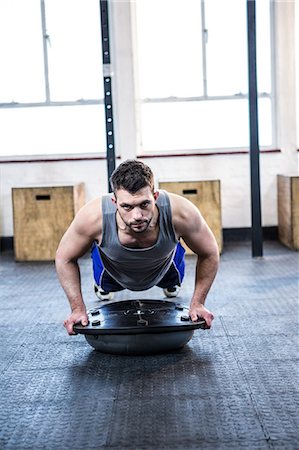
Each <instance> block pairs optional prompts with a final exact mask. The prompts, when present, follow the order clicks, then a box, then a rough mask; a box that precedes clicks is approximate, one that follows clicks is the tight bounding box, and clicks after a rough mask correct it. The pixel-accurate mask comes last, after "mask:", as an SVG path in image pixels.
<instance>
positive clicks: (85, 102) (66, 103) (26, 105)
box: [0, 99, 104, 109]
mask: <svg viewBox="0 0 299 450" xmlns="http://www.w3.org/2000/svg"><path fill="white" fill-rule="evenodd" d="M103 104H104V99H88V100H84V99H82V100H75V101H59V102H55V101H48V102H30V103H22V102H20V103H18V102H11V103H0V108H3V109H4V108H33V107H42V106H81V105H82V106H86V105H103Z"/></svg>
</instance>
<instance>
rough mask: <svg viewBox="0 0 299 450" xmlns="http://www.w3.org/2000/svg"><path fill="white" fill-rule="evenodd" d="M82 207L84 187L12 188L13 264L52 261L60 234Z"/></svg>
mask: <svg viewBox="0 0 299 450" xmlns="http://www.w3.org/2000/svg"><path fill="white" fill-rule="evenodd" d="M84 203H85V190H84V184H83V183H80V184H77V185H66V186H55V187H53V186H38V187H20V188H19V187H18V188H12V204H13V223H14V253H15V260H16V261H53V260H54V259H55V253H56V250H57V247H58V244H59V242H60V239H61V238H62V236H63V234H64V232H65V231H66V230H67V228H68V227H69V225H70V223H71V222H72V220H73V218H74V216H75V214H76V213H77V211H78V210H79V209H80V208H81V206H83V205H84Z"/></svg>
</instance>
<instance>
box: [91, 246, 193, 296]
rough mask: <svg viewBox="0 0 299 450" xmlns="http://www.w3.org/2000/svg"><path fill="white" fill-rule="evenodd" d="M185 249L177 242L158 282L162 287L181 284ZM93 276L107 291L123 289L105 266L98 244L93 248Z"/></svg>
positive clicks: (101, 287) (96, 282) (98, 284)
mask: <svg viewBox="0 0 299 450" xmlns="http://www.w3.org/2000/svg"><path fill="white" fill-rule="evenodd" d="M184 254H185V250H184V248H183V247H182V245H181V244H180V243H178V244H177V246H176V250H175V254H174V258H173V261H172V263H171V266H170V267H169V269H168V271H167V272H166V274H165V275H164V277H163V278H162V279H161V280H160V281H159V283H157V286H158V287H160V288H169V287H173V286H177V285H178V286H180V285H181V283H182V281H183V278H184V275H185V258H184ZM91 258H92V264H93V276H94V281H95V284H96V285H97V286H98V287H99V288H100V289H102V290H103V291H105V292H116V291H121V290H123V289H124V288H123V287H122V286H121V285H120V284H119V283H118V282H117V281H116V280H115V279H114V278H112V277H111V276H110V275H109V274H108V272H107V270H106V269H105V267H104V264H103V262H102V259H101V255H100V252H99V249H98V248H97V245H96V244H95V243H94V244H93V246H92V249H91Z"/></svg>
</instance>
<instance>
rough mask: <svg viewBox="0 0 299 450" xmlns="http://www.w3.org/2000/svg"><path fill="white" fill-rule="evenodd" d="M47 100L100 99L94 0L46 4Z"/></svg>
mask: <svg viewBox="0 0 299 450" xmlns="http://www.w3.org/2000/svg"><path fill="white" fill-rule="evenodd" d="M46 23H47V33H48V35H49V36H50V37H49V45H48V58H49V79H50V96H51V100H78V99H90V98H103V96H104V95H103V80H102V74H103V70H102V53H101V52H102V50H101V24H100V9H99V1H98V0H46Z"/></svg>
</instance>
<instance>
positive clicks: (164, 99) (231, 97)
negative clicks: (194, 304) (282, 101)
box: [132, 0, 277, 157]
mask: <svg viewBox="0 0 299 450" xmlns="http://www.w3.org/2000/svg"><path fill="white" fill-rule="evenodd" d="M199 1H201V34H202V71H203V77H202V83H203V95H202V96H191V97H176V96H171V97H151V98H146V97H144V98H142V97H141V96H140V95H138V98H137V102H136V110H137V117H138V120H139V123H138V127H137V132H138V142H139V148H138V156H140V157H142V156H145V157H150V156H160V155H161V156H163V155H164V154H165V155H169V154H170V153H171V155H174V156H175V155H179V154H182V153H183V154H190V155H192V154H196V155H199V154H203V155H206V154H219V153H220V154H225V153H229V154H233V153H234V152H235V153H240V152H242V153H243V152H249V143H248V146H238V147H233V146H231V147H209V148H201V147H200V148H194V149H187V150H186V149H181V150H177V149H174V150H173V151H171V152H169V150H167V151H165V153H164V151H163V150H161V149H159V150H150V149H145V148H144V146H143V142H142V131H141V121H142V118H141V115H142V113H141V108H142V105H144V104H154V103H156V104H161V103H180V102H201V101H215V100H217V101H218V100H220V101H226V100H234V101H238V100H241V99H243V100H244V99H245V100H248V101H249V93H247V94H243V93H238V94H236V95H219V96H215V95H208V93H207V92H208V88H207V84H208V80H207V63H206V58H207V42H206V39H205V33H206V31H207V30H206V29H205V0H199ZM274 6H275V5H274V2H273V1H272V0H269V14H270V18H269V19H270V68H271V91H270V92H269V93H267V92H260V93H258V99H262V98H268V99H269V100H270V102H271V131H272V136H271V140H272V142H271V144H270V145H263V146H262V145H260V149H261V150H262V151H273V149H276V146H277V126H276V123H277V117H276V82H275V70H274V68H275V64H276V61H275V49H274V43H275V20H274V19H275V17H274V14H275V10H274ZM132 15H133V18H134V21H135V23H134V22H133V26H134V31H135V33H134V36H135V39H138V36H137V32H136V29H137V26H136V21H137V14H136V8H135V7H133V11H132ZM133 58H134V68H135V78H136V79H138V52H137V41H135V45H134V56H133ZM136 91H138V82H136Z"/></svg>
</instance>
